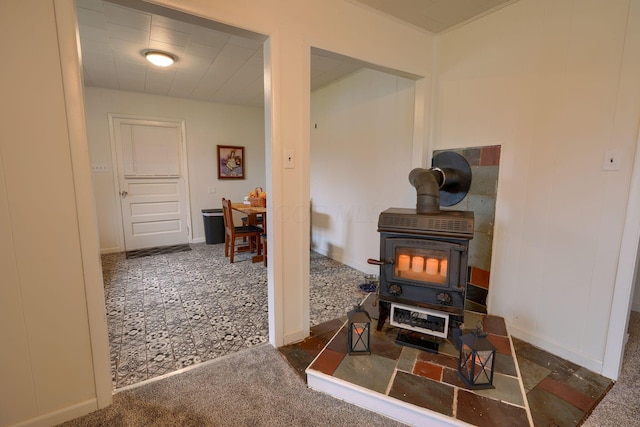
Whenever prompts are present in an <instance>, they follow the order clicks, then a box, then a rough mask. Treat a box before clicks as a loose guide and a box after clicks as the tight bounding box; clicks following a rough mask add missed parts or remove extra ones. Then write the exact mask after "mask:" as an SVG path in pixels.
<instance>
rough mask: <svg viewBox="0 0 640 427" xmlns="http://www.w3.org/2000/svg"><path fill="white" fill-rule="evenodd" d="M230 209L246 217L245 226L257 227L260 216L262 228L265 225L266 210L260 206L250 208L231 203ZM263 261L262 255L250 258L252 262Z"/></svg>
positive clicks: (245, 204) (249, 206)
mask: <svg viewBox="0 0 640 427" xmlns="http://www.w3.org/2000/svg"><path fill="white" fill-rule="evenodd" d="M231 209H233V210H234V211H238V212H241V213H243V214H244V215H246V216H247V224H249V225H258V215H262V227H263V228H264V227H265V226H266V224H267V208H264V207H262V206H251V205H250V204H247V203H233V202H232V203H231ZM263 260H264V255H263V254H260V255H255V256H254V257H252V258H251V261H253V262H261V261H263Z"/></svg>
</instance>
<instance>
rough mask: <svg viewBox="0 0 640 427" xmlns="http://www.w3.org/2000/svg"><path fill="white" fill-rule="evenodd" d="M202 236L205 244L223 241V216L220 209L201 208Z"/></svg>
mask: <svg viewBox="0 0 640 427" xmlns="http://www.w3.org/2000/svg"><path fill="white" fill-rule="evenodd" d="M202 219H203V220H204V237H205V239H206V241H207V245H213V244H216V243H224V218H223V217H222V209H202Z"/></svg>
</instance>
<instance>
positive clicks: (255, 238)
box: [222, 197, 264, 263]
mask: <svg viewBox="0 0 640 427" xmlns="http://www.w3.org/2000/svg"><path fill="white" fill-rule="evenodd" d="M222 214H223V217H224V256H226V257H229V261H230V262H232V263H233V260H234V255H235V252H236V247H235V245H236V239H241V238H247V240H248V243H249V250H250V251H251V252H253V251H254V250H256V248H257V251H258V255H260V254H261V250H262V242H261V240H260V236H261V235H262V233H263V232H264V230H263V229H262V228H260V227H257V226H255V225H247V226H242V227H235V226H234V225H233V211H232V210H231V200H227V199H225V198H224V197H223V198H222Z"/></svg>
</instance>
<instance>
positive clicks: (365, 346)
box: [347, 305, 371, 355]
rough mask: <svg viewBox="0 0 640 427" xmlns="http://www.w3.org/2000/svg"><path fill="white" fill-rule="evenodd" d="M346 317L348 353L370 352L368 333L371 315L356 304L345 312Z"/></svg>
mask: <svg viewBox="0 0 640 427" xmlns="http://www.w3.org/2000/svg"><path fill="white" fill-rule="evenodd" d="M347 318H348V322H347V325H348V332H347V333H348V335H347V336H348V339H347V341H348V348H347V350H348V351H349V354H351V355H356V354H371V348H370V347H369V333H370V330H371V317H370V316H369V313H367V310H365V309H364V308H362V306H360V305H356V306H355V307H354V308H353V310H351V311H350V312H349V313H347Z"/></svg>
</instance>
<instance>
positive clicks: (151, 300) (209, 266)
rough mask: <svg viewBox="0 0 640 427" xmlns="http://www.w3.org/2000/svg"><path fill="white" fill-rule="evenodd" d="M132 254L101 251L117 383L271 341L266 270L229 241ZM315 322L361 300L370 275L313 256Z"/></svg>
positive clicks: (132, 381) (312, 309)
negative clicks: (231, 251) (233, 251)
mask: <svg viewBox="0 0 640 427" xmlns="http://www.w3.org/2000/svg"><path fill="white" fill-rule="evenodd" d="M191 248H192V250H191V251H187V252H177V253H172V254H160V255H154V256H147V257H143V258H133V259H127V258H126V257H125V255H124V253H118V254H107V255H103V256H102V268H103V276H104V286H105V299H106V311H107V324H108V332H109V344H110V349H111V375H112V380H113V388H114V389H119V388H122V387H125V386H129V385H131V384H135V383H138V382H141V381H144V380H147V379H151V378H154V377H157V376H160V375H164V374H167V373H169V372H172V371H175V370H178V369H181V368H184V367H187V366H190V365H193V364H197V363H201V362H204V361H207V360H211V359H214V358H217V357H220V356H223V355H226V354H229V353H232V352H236V351H238V350H241V349H243V348H247V347H251V346H253V345H256V344H259V343H263V342H266V341H268V335H269V332H268V308H267V270H266V268H265V267H264V266H263V265H262V263H252V262H251V260H250V255H249V254H246V253H244V254H239V255H237V256H236V262H235V263H234V264H230V263H229V261H228V258H225V256H224V244H218V245H206V244H204V243H202V244H194V245H191ZM310 257H311V258H310V259H311V265H310V320H311V326H314V325H317V324H320V323H322V322H325V321H328V320H332V319H336V318H340V317H343V316H345V315H346V313H347V312H348V311H349V310H350V309H351V308H353V305H354V304H355V303H357V302H359V301H360V300H362V297H363V295H364V294H363V293H362V292H361V291H360V290H359V287H358V286H359V285H360V284H362V283H364V282H365V280H364V273H362V272H359V271H357V270H355V269H353V268H350V267H347V266H345V265H343V264H340V263H338V262H336V261H334V260H331V259H329V258H326V257H324V256H322V255H319V254H317V253H314V252H312V253H311V254H310Z"/></svg>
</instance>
